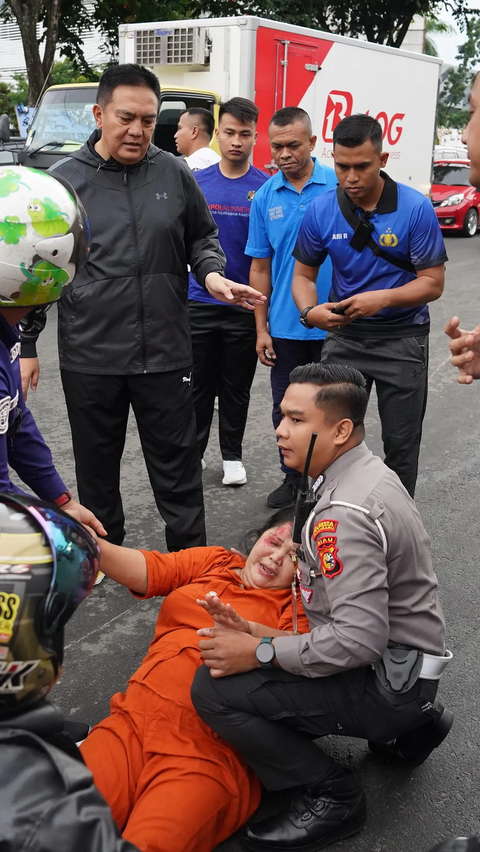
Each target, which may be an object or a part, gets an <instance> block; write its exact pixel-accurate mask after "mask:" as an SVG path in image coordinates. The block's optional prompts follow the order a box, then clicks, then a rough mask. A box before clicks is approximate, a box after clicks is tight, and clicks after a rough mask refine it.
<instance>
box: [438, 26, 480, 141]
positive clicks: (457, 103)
mask: <svg viewBox="0 0 480 852" xmlns="http://www.w3.org/2000/svg"><path fill="white" fill-rule="evenodd" d="M465 34H466V36H467V38H466V41H465V42H464V43H463V44H462V45H461V46H460V47H459V48H458V53H457V57H456V58H457V60H458V63H459V64H458V66H457V67H456V68H455V67H452V68H449V70H448V74H447V78H446V80H445V82H444V85H443V88H442V91H441V94H440V99H439V104H438V125H439V126H440V127H456V128H458V129H460V130H463V128H464V127H465V125H466V124H467V121H468V110H467V109H466V107H465V98H466V96H467V94H468V92H469V90H470V88H471V86H472V83H473V80H474V78H475V75H476V72H477V71H478V66H479V65H480V17H478V16H475V17H474V18H471V19H470V20H469V21H468V22H467V25H466V30H465Z"/></svg>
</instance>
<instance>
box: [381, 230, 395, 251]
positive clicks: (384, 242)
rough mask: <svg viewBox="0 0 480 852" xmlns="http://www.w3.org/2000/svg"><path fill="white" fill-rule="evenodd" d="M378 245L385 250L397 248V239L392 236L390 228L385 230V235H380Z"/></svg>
mask: <svg viewBox="0 0 480 852" xmlns="http://www.w3.org/2000/svg"><path fill="white" fill-rule="evenodd" d="M380 245H381V246H384V247H385V248H395V246H398V237H397V236H395V234H392V229H391V228H387V232H386V234H381V236H380Z"/></svg>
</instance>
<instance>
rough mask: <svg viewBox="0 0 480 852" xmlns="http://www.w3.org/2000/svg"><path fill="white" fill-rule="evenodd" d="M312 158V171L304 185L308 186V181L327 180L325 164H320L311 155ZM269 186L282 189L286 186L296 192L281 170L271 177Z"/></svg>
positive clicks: (318, 181)
mask: <svg viewBox="0 0 480 852" xmlns="http://www.w3.org/2000/svg"><path fill="white" fill-rule="evenodd" d="M312 160H313V162H314V166H313V172H312V175H311V177H310V179H309V180H308V181H307V183H306V184H305V186H308V185H309V183H322V184H325V183H326V182H327V179H326V177H325V166H322V165H321V163H319V162H318V160H317V158H316V157H312ZM271 186H272V189H282V187H286V188H287V189H293V190H294V192H296V190H295V188H294V187H293V186H292V184H291V183H290V181H289V180H287V178H286V177H285V175H284V174H283V172H280V171H278V172H277V174H276V175H274V176H273V177H272V182H271Z"/></svg>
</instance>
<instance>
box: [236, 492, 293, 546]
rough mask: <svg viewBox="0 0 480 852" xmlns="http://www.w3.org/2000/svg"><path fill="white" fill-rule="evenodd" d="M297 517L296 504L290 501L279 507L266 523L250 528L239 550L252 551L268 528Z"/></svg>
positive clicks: (278, 525) (291, 520) (279, 525)
mask: <svg viewBox="0 0 480 852" xmlns="http://www.w3.org/2000/svg"><path fill="white" fill-rule="evenodd" d="M294 517H295V504H294V503H290V504H289V505H288V506H283V507H282V508H281V509H278V510H277V511H276V512H274V513H273V515H270V517H269V518H267V520H266V521H265V523H264V524H262V526H261V527H260V528H259V529H256V530H249V532H247V533H246V534H245V535H244V537H243V538H242V541H241V542H240V545H239V548H238V549H239V550H241V551H242V553H250V551H251V549H252V547H253V545H254V544H255V542H256V541H258V539H259V538H260V537H261V536H262V535H264V533H266V532H267V530H271V529H273V528H274V527H281V526H282V524H287V523H289V522H292V523H293V519H294Z"/></svg>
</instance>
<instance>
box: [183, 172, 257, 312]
mask: <svg viewBox="0 0 480 852" xmlns="http://www.w3.org/2000/svg"><path fill="white" fill-rule="evenodd" d="M195 177H196V179H197V182H198V184H199V185H200V187H201V189H202V191H203V194H204V196H205V198H206V200H207V204H208V207H209V210H210V213H211V214H212V216H213V218H214V219H215V224H216V226H217V228H218V239H219V242H220V245H221V247H222V249H223V251H224V252H225V256H226V258H227V265H226V267H225V276H226V277H227V278H230V280H231V281H236V282H237V283H238V284H248V278H249V273H250V265H251V263H252V261H251V259H250V258H249V257H247V256H246V254H245V243H246V242H247V236H248V219H249V216H250V207H251V204H252V200H253V198H254V196H255V193H256V192H257V190H258V189H259V188H260V187H261V186H263V184H264V183H265V182H266V181H267V180H268V179H269V178H268V175H266V174H265V172H261V171H260V170H259V169H256V168H255V167H254V166H250V168H249V170H248V172H247V173H246V174H245V175H242V176H241V177H237V178H228V177H225V175H224V174H222V172H221V171H220V166H219V165H218V163H216V164H215V165H213V166H210V167H209V168H208V169H199V170H198V171H196V172H195ZM188 298H189V299H192V300H193V301H194V302H207V303H208V304H209V305H221V306H222V308H225V307H227V304H226V303H225V302H219V301H218V299H214V298H213V296H211V295H210V293H209V292H208V290H206V289H205V287H202V286H201V285H200V284H198V283H197V281H196V280H195V278H194V276H193V275H192V273H190V279H189V284H188ZM242 310H245V308H242Z"/></svg>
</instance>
